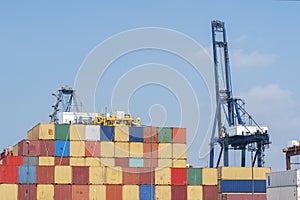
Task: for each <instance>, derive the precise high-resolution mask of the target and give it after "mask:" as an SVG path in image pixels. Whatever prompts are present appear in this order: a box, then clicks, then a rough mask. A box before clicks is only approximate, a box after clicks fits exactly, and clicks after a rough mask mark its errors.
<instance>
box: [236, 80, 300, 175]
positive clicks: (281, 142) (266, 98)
mask: <svg viewBox="0 0 300 200" xmlns="http://www.w3.org/2000/svg"><path fill="white" fill-rule="evenodd" d="M239 96H240V97H242V98H243V99H245V101H246V110H247V111H248V112H249V113H250V114H251V115H252V116H253V117H254V119H255V120H256V121H257V122H258V123H259V124H261V125H267V126H268V127H269V133H270V136H271V141H272V144H271V145H270V150H268V151H267V158H266V161H267V166H272V167H274V168H275V169H279V168H281V170H283V169H284V161H285V160H284V154H283V153H282V152H281V150H282V149H283V148H284V147H285V146H286V144H287V143H288V141H289V140H291V139H297V140H299V141H300V136H299V132H300V131H299V130H300V116H299V114H298V113H296V112H295V108H296V106H297V104H296V102H295V101H294V99H293V95H292V92H291V91H290V90H287V89H284V88H281V87H280V86H279V85H277V84H271V85H267V86H259V87H254V88H252V89H250V90H249V91H247V92H244V93H241V94H240V95H239Z"/></svg>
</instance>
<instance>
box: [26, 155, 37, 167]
mask: <svg viewBox="0 0 300 200" xmlns="http://www.w3.org/2000/svg"><path fill="white" fill-rule="evenodd" d="M23 159H24V166H27V165H31V166H33V165H38V157H37V156H24V158H23Z"/></svg>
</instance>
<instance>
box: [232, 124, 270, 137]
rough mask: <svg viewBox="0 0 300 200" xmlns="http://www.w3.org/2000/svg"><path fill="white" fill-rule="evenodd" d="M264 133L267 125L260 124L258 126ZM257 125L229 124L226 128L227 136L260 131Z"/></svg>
mask: <svg viewBox="0 0 300 200" xmlns="http://www.w3.org/2000/svg"><path fill="white" fill-rule="evenodd" d="M260 128H261V129H262V131H263V132H264V133H266V132H267V131H268V127H267V126H261V127H260ZM261 129H259V127H258V126H246V127H245V126H242V125H237V126H230V127H229V128H228V133H229V136H235V135H251V134H254V133H256V132H257V131H261Z"/></svg>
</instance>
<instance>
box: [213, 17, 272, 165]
mask: <svg viewBox="0 0 300 200" xmlns="http://www.w3.org/2000/svg"><path fill="white" fill-rule="evenodd" d="M211 28H212V42H213V58H214V72H215V89H216V114H215V121H214V126H213V132H212V136H211V143H210V167H214V160H215V158H214V151H215V145H216V144H220V146H221V150H220V153H219V157H218V159H217V164H216V166H217V167H218V166H219V164H220V160H221V157H222V154H223V165H224V166H229V149H234V150H240V151H241V166H242V167H245V166H246V150H247V149H248V150H251V151H252V152H255V156H254V159H253V160H252V161H251V162H252V163H251V164H252V166H254V165H255V161H256V160H257V166H258V167H262V166H263V165H264V151H265V148H266V147H268V145H269V144H270V143H271V142H270V139H269V134H268V128H267V127H266V126H259V125H258V123H256V122H255V121H254V119H253V118H252V117H251V115H249V113H248V112H247V111H246V110H245V102H244V101H243V100H242V99H239V98H234V97H233V94H232V85H231V73H230V63H229V53H228V43H227V39H226V30H225V25H224V22H221V21H218V20H214V21H212V23H211ZM218 55H219V56H218ZM220 80H223V84H222V82H221V81H220Z"/></svg>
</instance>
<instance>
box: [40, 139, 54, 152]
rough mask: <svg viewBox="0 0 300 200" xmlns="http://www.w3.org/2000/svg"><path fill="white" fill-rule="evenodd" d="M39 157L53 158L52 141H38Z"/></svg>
mask: <svg viewBox="0 0 300 200" xmlns="http://www.w3.org/2000/svg"><path fill="white" fill-rule="evenodd" d="M39 142H40V156H54V153H55V150H54V146H55V141H54V140H40V141H39Z"/></svg>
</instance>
